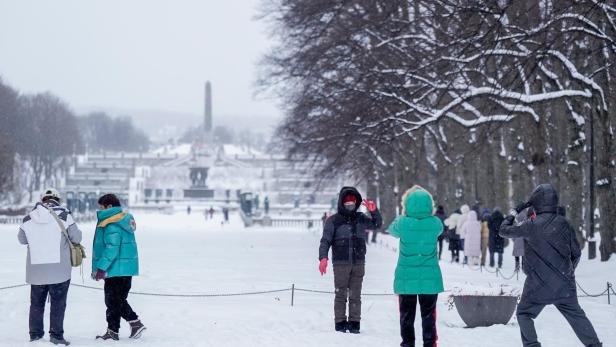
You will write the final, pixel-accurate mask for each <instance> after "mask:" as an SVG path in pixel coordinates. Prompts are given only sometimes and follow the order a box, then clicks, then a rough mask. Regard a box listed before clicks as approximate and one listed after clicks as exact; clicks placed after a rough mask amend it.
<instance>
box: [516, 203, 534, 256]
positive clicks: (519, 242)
mask: <svg viewBox="0 0 616 347" xmlns="http://www.w3.org/2000/svg"><path fill="white" fill-rule="evenodd" d="M527 213H528V209H526V210H524V211H522V212H520V213H519V214H518V215H517V217H515V223H516V225H522V224H523V223H524V222H526V221H527V220H530V218H529V217H528V215H527ZM513 256H514V257H523V256H524V238H522V237H518V238H515V239H513Z"/></svg>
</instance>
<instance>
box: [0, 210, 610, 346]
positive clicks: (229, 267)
mask: <svg viewBox="0 0 616 347" xmlns="http://www.w3.org/2000/svg"><path fill="white" fill-rule="evenodd" d="M135 218H136V220H137V226H138V230H137V241H138V244H139V255H140V267H141V274H140V276H139V277H136V278H134V280H133V291H134V293H133V294H131V295H130V296H129V302H130V303H131V305H132V306H133V308H134V309H135V311H136V312H137V313H138V314H139V315H140V318H141V319H142V321H143V322H144V324H145V325H146V326H147V328H148V329H147V330H146V332H145V333H144V335H143V337H142V338H141V339H139V340H129V339H128V326H127V324H126V323H125V322H123V325H122V330H121V331H120V338H121V341H120V342H117V343H111V344H112V345H114V346H118V347H119V346H136V345H141V346H151V347H159V346H174V347H175V346H191V347H198V346H226V347H233V346H267V347H272V346H306V347H307V346H318V347H328V346H353V347H361V346H366V347H368V346H369V347H375V346H398V345H399V344H400V337H399V325H398V308H397V298H396V297H395V296H393V295H383V296H371V295H367V296H364V297H363V308H362V311H363V312H362V313H363V317H362V332H361V334H360V335H350V334H342V333H336V332H334V329H333V327H334V322H333V296H332V295H331V294H327V293H325V294H324V293H312V292H305V291H296V292H295V297H294V306H291V294H292V293H291V291H290V290H288V289H290V288H291V286H292V285H293V284H294V285H295V287H296V288H298V289H311V290H319V291H326V292H331V291H332V290H333V276H332V271H331V266H330V268H329V269H328V270H329V271H328V273H327V274H326V275H325V276H321V275H320V274H319V272H318V270H317V263H318V262H317V248H318V244H319V238H320V230H319V229H318V228H315V229H313V230H306V229H280V228H244V227H243V225H242V224H241V221H240V219H239V216H237V215H232V219H231V222H230V223H229V224H226V225H221V220H220V216H215V218H214V219H213V220H208V221H206V220H204V218H203V214H201V213H193V214H192V215H190V216H187V215H186V213H185V212H184V213H180V212H179V211H178V212H176V213H175V214H172V215H157V214H136V215H135ZM80 227H81V229H82V230H83V231H84V241H83V243H84V245H87V246H88V251H89V252H91V244H92V236H93V231H94V224H92V223H89V224H88V223H86V224H82V225H81V226H80ZM396 249H397V242H396V240H394V239H392V238H390V237H389V236H387V235H379V242H377V243H376V244H373V245H371V246H370V247H369V248H368V255H367V267H366V277H365V280H364V293H367V294H391V293H392V285H393V274H394V269H395V266H396V260H397V251H396ZM505 255H506V258H505V266H504V268H503V273H504V275H505V276H510V275H511V274H512V273H513V266H514V265H513V258H512V257H511V247H509V248H508V249H507V250H506V253H505ZM25 259H26V247H25V246H21V245H19V244H18V242H17V225H0V288H2V287H6V286H11V285H17V284H23V283H24V278H25ZM88 260H89V259H88ZM441 267H442V270H443V277H444V281H445V287H446V289H447V290H452V289H454V288H456V287H462V288H468V287H471V286H476V287H489V286H492V287H495V286H500V285H508V286H513V287H517V288H521V287H522V285H523V281H524V278H523V276H520V278H516V277H515V276H514V277H513V278H512V279H511V280H505V279H503V278H497V277H496V275H495V274H490V273H487V272H485V271H484V272H481V271H475V270H474V269H472V268H468V267H464V268H463V267H462V266H461V265H457V264H456V265H454V264H451V263H450V258H449V255H448V254H447V253H444V257H443V261H442V262H441ZM615 270H616V261H611V262H608V263H601V262H599V261H596V260H593V261H589V260H583V261H582V263H581V265H580V267H579V269H578V271H577V280H578V282H579V283H580V285H581V286H582V287H583V288H584V289H585V290H586V291H588V292H590V293H591V294H593V293H601V292H603V291H604V290H605V289H606V284H607V282H612V283H616V277H615V276H616V271H615ZM90 272H91V268H90V263H89V262H87V261H86V264H85V265H84V267H83V275H82V274H81V270H80V269H79V268H76V269H74V272H73V279H72V283H73V284H74V285H85V286H89V287H94V288H85V287H78V286H72V287H71V289H70V291H69V299H68V307H67V312H66V319H65V324H64V328H65V337H66V338H67V339H68V340H70V341H71V342H72V345H73V346H101V345H106V344H107V343H105V342H101V341H96V340H95V339H94V337H95V336H96V335H97V334H101V333H103V332H104V331H105V329H106V322H105V305H104V301H103V292H102V291H101V290H100V288H102V283H100V282H95V281H93V280H91V279H90V276H89V274H90ZM271 290H285V291H281V292H276V293H269V294H256V295H246V296H221V297H195V296H186V297H167V296H149V295H139V294H138V293H137V292H140V293H157V294H171V295H178V294H229V293H246V292H259V291H271ZM580 303H581V305H582V307H583V308H584V309H585V311H586V313H587V314H588V316H589V317H590V320H591V321H592V322H593V324H594V326H595V328H596V330H597V332H598V334H599V337H600V338H601V340H602V341H603V343H604V345H605V346H606V347H612V346H616V298H614V297H612V304H611V305H609V304H608V299H607V296H602V297H598V298H580ZM28 306H29V287H27V286H24V287H18V288H12V289H4V290H1V291H0V312H1V314H0V346H47V345H49V342H48V335H46V337H45V341H42V342H36V343H30V342H28ZM47 310H48V307H47ZM417 318H418V319H417V321H416V323H415V327H416V332H417V333H418V336H421V334H420V329H421V322H420V320H419V316H418V317H417ZM47 319H48V318H46V321H45V326H46V329H48V326H49V324H48V320H47ZM536 326H537V330H538V333H539V337H540V341H541V342H542V343H543V345H544V346H546V347H550V346H554V347H556V346H558V347H566V346H580V345H581V343H580V342H579V341H578V340H577V339H576V337H575V335H574V334H573V332H572V330H571V329H570V328H569V326H568V324H567V322H566V321H565V319H564V318H563V317H562V316H561V315H560V314H559V313H558V312H557V310H556V309H555V308H554V307H547V308H546V309H545V310H544V311H543V312H542V314H541V315H540V316H539V318H538V319H537V321H536ZM438 332H439V344H440V345H441V346H462V347H466V346H472V347H481V346H499V347H510V346H511V347H513V346H516V347H517V346H521V342H520V337H519V330H518V325H517V323H516V320H515V317H513V318H512V320H511V321H510V323H509V324H508V325H496V326H492V327H488V328H475V329H469V328H466V327H465V324H464V323H463V322H462V320H461V318H460V317H459V315H458V313H457V312H456V310H455V308H454V309H452V310H450V309H449V306H448V297H447V293H443V294H441V295H440V298H439V305H438ZM419 339H421V337H419ZM417 342H418V345H421V344H420V343H419V341H417Z"/></svg>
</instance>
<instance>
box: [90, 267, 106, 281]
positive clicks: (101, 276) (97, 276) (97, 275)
mask: <svg viewBox="0 0 616 347" xmlns="http://www.w3.org/2000/svg"><path fill="white" fill-rule="evenodd" d="M106 276H107V274H106V273H105V271H103V270H101V269H96V273H93V274H92V279H94V280H97V281H100V280H103V279H105V277H106Z"/></svg>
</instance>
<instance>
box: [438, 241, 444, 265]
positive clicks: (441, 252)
mask: <svg viewBox="0 0 616 347" xmlns="http://www.w3.org/2000/svg"><path fill="white" fill-rule="evenodd" d="M442 254H443V238H442V237H439V239H438V260H441V255H442Z"/></svg>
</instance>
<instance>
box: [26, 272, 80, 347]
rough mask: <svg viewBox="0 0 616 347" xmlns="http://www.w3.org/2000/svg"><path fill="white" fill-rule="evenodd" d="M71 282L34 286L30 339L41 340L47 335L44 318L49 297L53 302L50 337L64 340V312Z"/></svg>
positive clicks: (31, 298) (32, 288)
mask: <svg viewBox="0 0 616 347" xmlns="http://www.w3.org/2000/svg"><path fill="white" fill-rule="evenodd" d="M70 284H71V281H70V280H68V281H66V282H62V283H57V284H45V285H32V286H31V287H30V338H33V339H34V338H40V337H43V336H44V335H45V331H44V326H43V316H44V315H45V301H46V300H47V295H49V298H50V301H51V307H50V314H49V323H50V328H49V335H51V337H53V338H56V339H59V340H61V339H63V338H64V312H65V311H66V296H67V294H68V287H69V286H70Z"/></svg>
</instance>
